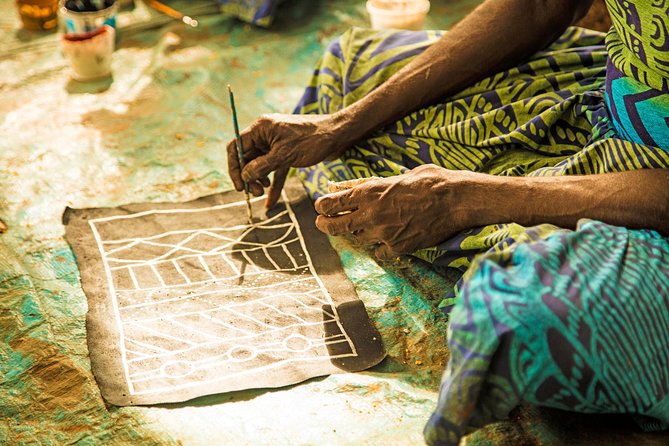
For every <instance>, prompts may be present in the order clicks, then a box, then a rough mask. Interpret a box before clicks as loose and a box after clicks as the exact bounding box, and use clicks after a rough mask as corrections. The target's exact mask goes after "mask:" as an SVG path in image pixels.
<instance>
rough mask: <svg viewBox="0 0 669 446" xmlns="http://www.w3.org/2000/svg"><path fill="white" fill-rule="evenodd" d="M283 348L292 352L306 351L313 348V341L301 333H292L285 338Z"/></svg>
mask: <svg viewBox="0 0 669 446" xmlns="http://www.w3.org/2000/svg"><path fill="white" fill-rule="evenodd" d="M283 348H285V349H286V350H288V351H291V352H304V351H307V350H309V349H310V348H311V341H310V340H309V339H307V338H306V337H304V336H302V335H299V334H292V335H290V336H288V337H287V338H286V339H284V340H283Z"/></svg>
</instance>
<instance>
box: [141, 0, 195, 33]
mask: <svg viewBox="0 0 669 446" xmlns="http://www.w3.org/2000/svg"><path fill="white" fill-rule="evenodd" d="M144 3H146V4H147V5H149V6H150V7H152V8H153V9H155V10H156V11H159V12H162V13H163V14H165V15H168V16H170V17H172V18H173V19H177V20H181V21H182V22H184V23H185V24H186V25H189V26H192V27H193V28H195V27H197V25H198V22H197V20H195V19H194V18H192V17H189V16H187V15H185V14H183V13H181V12H179V11H177V10H176V9H172V8H170V7H169V6H167V5H166V4H164V3H161V2H159V1H158V0H144Z"/></svg>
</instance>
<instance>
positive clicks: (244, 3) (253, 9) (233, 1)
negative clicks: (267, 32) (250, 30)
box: [218, 0, 282, 27]
mask: <svg viewBox="0 0 669 446" xmlns="http://www.w3.org/2000/svg"><path fill="white" fill-rule="evenodd" d="M281 1H282V0H218V3H219V5H220V8H221V12H222V13H223V14H226V15H229V16H233V17H237V18H239V19H240V20H243V21H245V22H248V23H252V24H254V25H257V26H263V27H268V26H270V25H271V24H272V21H273V20H274V14H275V13H276V10H277V7H278V6H279V3H281Z"/></svg>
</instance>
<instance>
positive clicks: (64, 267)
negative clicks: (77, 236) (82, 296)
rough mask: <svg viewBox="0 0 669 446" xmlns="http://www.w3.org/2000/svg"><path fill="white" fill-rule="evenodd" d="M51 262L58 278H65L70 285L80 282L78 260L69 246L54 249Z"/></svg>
mask: <svg viewBox="0 0 669 446" xmlns="http://www.w3.org/2000/svg"><path fill="white" fill-rule="evenodd" d="M49 263H50V264H51V267H52V268H53V271H54V274H55V276H56V277H57V278H58V279H64V280H65V281H66V282H67V283H68V284H70V285H78V284H79V269H78V268H77V261H76V259H75V258H74V253H73V252H72V250H71V249H70V247H69V246H67V247H62V248H59V249H56V250H54V251H53V252H52V253H51V258H50V259H49Z"/></svg>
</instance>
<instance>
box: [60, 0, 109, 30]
mask: <svg viewBox="0 0 669 446" xmlns="http://www.w3.org/2000/svg"><path fill="white" fill-rule="evenodd" d="M118 3H119V2H114V3H113V4H112V5H111V6H108V7H107V8H104V9H101V10H99V11H92V12H78V11H71V10H69V9H67V8H66V7H65V0H61V1H60V6H59V8H58V13H59V15H60V17H61V31H62V32H63V33H65V34H72V33H74V34H84V33H89V32H91V31H95V30H96V29H98V28H100V27H102V26H103V25H109V26H111V27H112V28H114V29H116V14H117V13H118Z"/></svg>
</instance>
